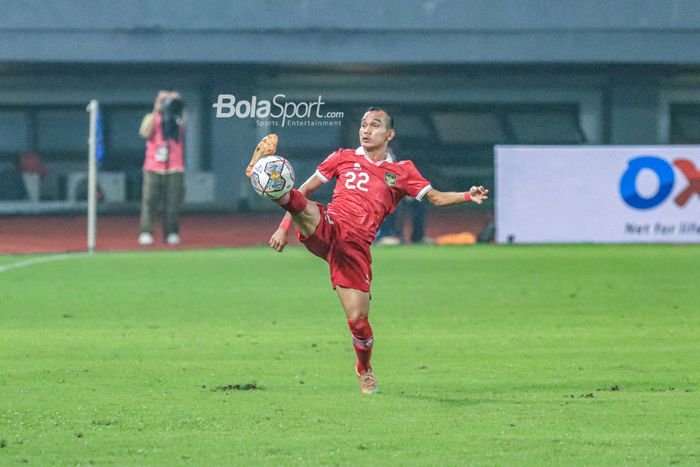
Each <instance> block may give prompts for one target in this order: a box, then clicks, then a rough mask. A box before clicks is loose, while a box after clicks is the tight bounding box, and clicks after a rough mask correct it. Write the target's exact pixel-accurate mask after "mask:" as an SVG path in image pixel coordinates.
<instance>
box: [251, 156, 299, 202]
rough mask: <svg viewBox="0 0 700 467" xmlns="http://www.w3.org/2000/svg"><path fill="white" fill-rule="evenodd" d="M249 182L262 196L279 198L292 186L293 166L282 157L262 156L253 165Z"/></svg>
mask: <svg viewBox="0 0 700 467" xmlns="http://www.w3.org/2000/svg"><path fill="white" fill-rule="evenodd" d="M250 184H251V185H253V189H254V190H255V192H256V193H257V194H259V195H260V196H262V197H263V198H270V199H278V198H281V197H282V196H284V195H285V194H286V193H287V192H288V191H289V190H291V189H292V188H293V187H294V168H293V167H292V164H290V163H289V161H288V160H287V159H285V158H284V157H280V156H277V155H273V156H266V157H263V158H261V159H260V160H258V162H256V163H255V166H254V167H253V173H252V174H251V176H250Z"/></svg>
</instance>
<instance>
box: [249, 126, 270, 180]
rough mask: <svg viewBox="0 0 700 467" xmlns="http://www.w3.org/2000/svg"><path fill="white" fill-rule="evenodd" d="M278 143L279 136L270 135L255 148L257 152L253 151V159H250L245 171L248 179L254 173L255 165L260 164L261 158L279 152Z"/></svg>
mask: <svg viewBox="0 0 700 467" xmlns="http://www.w3.org/2000/svg"><path fill="white" fill-rule="evenodd" d="M277 141H278V138H277V135H276V134H274V133H270V134H269V135H267V136H265V137H264V138H263V139H261V140H260V142H259V143H258V145H257V146H256V147H255V151H253V157H252V158H251V159H250V163H249V164H248V167H246V169H245V176H246V177H248V178H250V175H251V174H252V173H253V167H255V163H256V162H258V160H259V159H260V158H261V157H265V156H271V155H273V154H275V153H276V152H277Z"/></svg>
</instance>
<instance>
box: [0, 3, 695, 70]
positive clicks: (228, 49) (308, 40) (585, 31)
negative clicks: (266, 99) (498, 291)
mask: <svg viewBox="0 0 700 467" xmlns="http://www.w3.org/2000/svg"><path fill="white" fill-rule="evenodd" d="M0 6H1V7H2V15H0V62H1V61H11V62H35V61H42V62H71V63H76V62H82V63H95V62H99V63H123V62H134V63H166V62H167V63H172V62H179V63H266V64H285V65H292V64H293V65H298V64H348V63H365V64H368V63H372V64H416V63H551V62H563V63H684V64H688V63H693V64H697V63H700V48H698V47H697V45H696V44H697V43H698V42H700V41H699V40H700V29H699V25H700V4H699V3H698V2H697V1H694V0H665V1H658V0H616V1H614V2H611V1H608V0H587V1H585V2H582V1H579V0H559V1H557V0H539V1H513V0H492V1H488V2H484V1H482V0H463V1H458V0H452V1H438V0H385V1H383V2H375V1H369V0H361V1H355V2H344V1H314V0H301V1H295V2H289V1H283V0H278V1H270V0H268V1H258V0H242V1H236V2H230V1H227V0H206V1H200V2H192V1H189V0H151V1H148V2H139V1H133V0H132V1H113V2H94V1H89V0H64V1H61V2H46V1H41V0H24V1H16V2H11V1H9V0H8V1H3V2H2V5H0Z"/></svg>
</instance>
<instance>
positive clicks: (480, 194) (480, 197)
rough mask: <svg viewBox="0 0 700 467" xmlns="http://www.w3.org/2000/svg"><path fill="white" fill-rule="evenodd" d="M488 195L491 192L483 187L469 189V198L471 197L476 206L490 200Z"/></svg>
mask: <svg viewBox="0 0 700 467" xmlns="http://www.w3.org/2000/svg"><path fill="white" fill-rule="evenodd" d="M488 193H489V190H487V189H486V188H484V187H483V186H473V187H471V188H470V189H469V196H471V199H472V201H474V202H475V203H476V204H481V203H483V202H484V200H486V199H488V198H489V197H488V196H486V195H487V194H488Z"/></svg>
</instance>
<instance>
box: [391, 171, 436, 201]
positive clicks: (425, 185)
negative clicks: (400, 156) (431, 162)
mask: <svg viewBox="0 0 700 467" xmlns="http://www.w3.org/2000/svg"><path fill="white" fill-rule="evenodd" d="M399 164H401V165H403V166H405V167H406V179H405V180H404V183H402V184H401V185H402V186H401V188H402V189H403V191H405V193H406V194H407V195H408V196H410V197H412V198H415V199H417V200H418V201H421V200H422V199H423V196H425V194H426V193H427V192H428V191H430V189H431V188H432V185H431V184H430V182H429V181H428V180H426V178H425V177H423V175H422V174H421V173H420V172H419V171H418V169H417V168H416V166H415V164H413V162H411V161H401V162H399Z"/></svg>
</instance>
